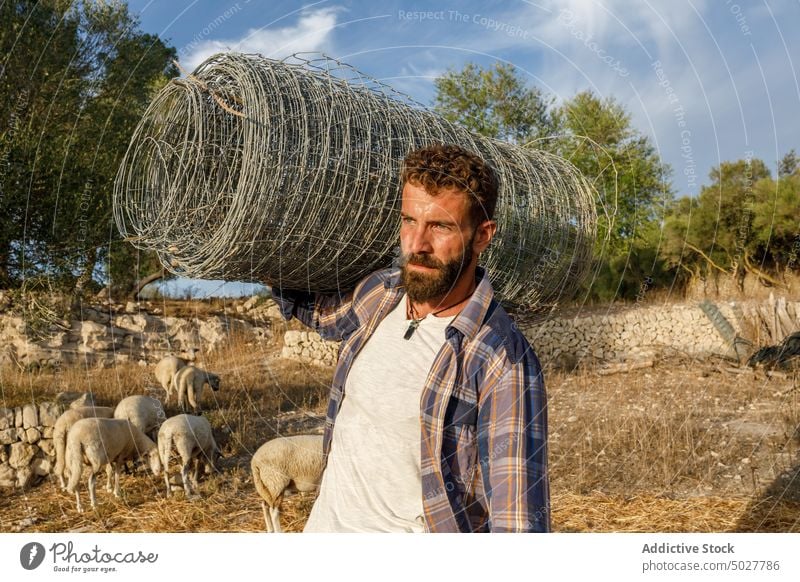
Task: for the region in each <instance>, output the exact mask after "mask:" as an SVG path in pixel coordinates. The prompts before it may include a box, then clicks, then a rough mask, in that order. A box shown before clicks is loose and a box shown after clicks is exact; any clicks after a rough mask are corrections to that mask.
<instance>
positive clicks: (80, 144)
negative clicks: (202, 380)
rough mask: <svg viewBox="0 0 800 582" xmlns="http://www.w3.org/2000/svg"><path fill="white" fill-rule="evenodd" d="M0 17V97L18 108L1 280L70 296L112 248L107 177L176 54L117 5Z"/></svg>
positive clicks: (39, 7)
mask: <svg viewBox="0 0 800 582" xmlns="http://www.w3.org/2000/svg"><path fill="white" fill-rule="evenodd" d="M0 14H1V15H2V21H3V31H2V33H0V46H2V47H3V49H4V50H3V54H4V55H6V56H5V61H4V62H3V68H2V70H0V96H2V97H3V101H2V102H3V103H4V104H6V105H5V106H6V108H9V107H12V108H13V107H15V105H14V104H15V103H16V104H18V103H22V104H23V106H19V107H17V109H18V111H17V112H15V113H16V117H15V118H14V119H16V120H17V121H18V123H17V124H16V125H15V128H19V129H18V130H15V131H14V132H6V133H5V135H4V136H3V141H2V142H0V143H2V145H3V148H4V149H3V150H2V151H6V152H8V155H7V159H8V160H9V163H8V168H9V171H8V172H5V173H4V175H3V176H0V178H2V184H3V191H2V192H3V194H4V196H3V197H2V198H1V199H0V211H2V212H3V213H4V215H5V216H10V217H13V220H12V221H10V224H7V225H5V226H4V228H3V230H2V232H0V278H3V279H4V281H3V282H4V283H5V284H12V285H13V284H14V283H15V281H16V282H19V280H20V279H21V278H23V277H26V276H31V275H35V274H37V273H41V274H44V275H47V276H48V277H49V278H50V279H51V280H52V281H54V282H56V283H57V284H58V286H60V287H62V288H64V289H67V290H77V291H81V290H82V289H84V288H85V287H86V286H87V285H88V284H89V283H90V282H91V281H92V278H93V277H94V276H95V275H96V272H97V267H98V265H100V264H103V262H104V261H105V260H107V259H108V253H109V252H111V249H112V248H113V247H114V245H112V244H109V243H110V239H111V241H114V240H116V239H118V238H119V237H118V236H117V235H116V229H115V228H113V227H112V223H111V194H112V187H113V181H114V177H115V174H116V170H117V167H118V166H119V162H120V160H121V157H122V155H123V154H124V152H125V150H126V148H127V146H128V142H129V139H130V135H131V133H132V131H133V128H134V127H135V125H136V123H137V122H138V120H139V118H140V117H141V114H142V112H143V111H144V108H145V106H146V105H147V103H148V102H149V101H150V99H151V97H152V95H153V92H154V91H155V90H157V89H158V88H159V87H160V86H162V85H163V84H164V83H165V82H166V80H167V79H168V78H169V77H171V76H174V75H175V74H177V70H176V69H175V67H174V65H173V64H172V59H173V58H174V57H175V50H174V49H173V48H170V47H168V46H166V45H165V44H164V43H163V42H162V41H161V40H160V39H159V38H158V37H156V36H153V35H149V34H145V33H142V32H141V31H139V29H138V23H137V22H136V19H135V18H134V17H132V16H131V15H130V14H129V12H128V9H127V6H126V5H125V4H124V3H121V2H100V3H96V2H90V1H88V0H87V1H84V2H76V3H70V2H64V1H57V0H43V1H40V2H32V1H25V0H15V1H13V2H4V3H3V4H2V5H1V6H0ZM9 104H10V105H9ZM134 278H135V277H134Z"/></svg>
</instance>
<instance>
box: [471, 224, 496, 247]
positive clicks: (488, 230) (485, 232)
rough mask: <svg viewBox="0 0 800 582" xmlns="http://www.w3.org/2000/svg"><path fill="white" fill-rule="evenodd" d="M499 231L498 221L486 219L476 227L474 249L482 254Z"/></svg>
mask: <svg viewBox="0 0 800 582" xmlns="http://www.w3.org/2000/svg"><path fill="white" fill-rule="evenodd" d="M496 232H497V223H496V222H495V221H494V220H484V221H483V222H481V223H480V224H479V225H478V227H477V228H476V229H475V241H474V242H473V243H472V250H474V251H475V252H476V253H478V254H480V253H482V252H483V251H485V250H486V247H488V246H489V243H490V242H492V238H493V237H494V234H495V233H496Z"/></svg>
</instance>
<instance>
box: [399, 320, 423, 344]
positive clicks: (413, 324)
mask: <svg viewBox="0 0 800 582" xmlns="http://www.w3.org/2000/svg"><path fill="white" fill-rule="evenodd" d="M418 327H419V321H417V320H416V319H412V320H411V323H409V324H408V329H407V330H406V334H405V335H404V336H403V339H405V340H408V339H411V336H412V335H414V332H415V331H417V328H418Z"/></svg>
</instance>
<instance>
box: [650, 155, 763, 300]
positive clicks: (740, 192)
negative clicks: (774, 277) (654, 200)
mask: <svg viewBox="0 0 800 582" xmlns="http://www.w3.org/2000/svg"><path fill="white" fill-rule="evenodd" d="M709 177H710V179H711V184H710V185H708V186H703V187H702V188H701V190H700V194H699V195H698V196H697V198H690V197H683V198H681V199H680V200H678V201H677V202H676V203H675V204H674V205H673V207H672V209H671V211H670V213H669V215H668V217H667V219H666V225H665V240H666V244H665V245H664V247H663V248H662V256H663V257H664V258H665V259H666V260H667V261H668V262H669V264H670V265H672V266H675V267H678V266H680V267H682V268H683V269H684V270H686V271H688V272H690V273H691V275H692V276H693V277H698V276H705V275H708V274H709V273H710V272H712V271H716V272H719V273H723V274H730V275H732V276H734V277H735V278H736V280H737V282H738V284H739V287H740V288H743V283H744V277H745V274H746V273H748V272H750V273H753V274H756V275H758V276H759V277H760V278H761V279H762V280H769V279H770V276H769V275H768V274H766V273H764V272H763V271H762V270H761V269H760V268H759V267H758V266H757V263H760V262H761V261H760V260H756V256H757V252H758V247H759V244H763V243H764V235H765V231H764V223H763V216H764V214H765V209H764V205H763V199H764V192H766V191H768V190H769V189H770V188H771V186H770V183H772V184H774V182H772V180H771V179H770V172H769V169H768V168H767V166H766V164H764V162H763V161H761V160H758V159H755V160H750V159H747V160H739V161H736V162H723V163H722V164H720V165H719V167H717V168H714V169H713V170H711V173H710V175H709ZM759 240H761V241H762V242H761V243H759Z"/></svg>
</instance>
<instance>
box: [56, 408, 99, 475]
mask: <svg viewBox="0 0 800 582" xmlns="http://www.w3.org/2000/svg"><path fill="white" fill-rule="evenodd" d="M93 416H96V417H98V418H111V417H112V416H114V409H113V408H108V407H106V406H82V407H79V408H70V409H69V410H67V411H65V412H64V413H63V414H62V415H61V416H59V417H58V420H56V424H55V426H54V427H53V444H54V445H55V449H56V466H55V469H54V470H53V473H54V474H55V475H56V476H57V477H58V481H59V484H60V485H61V489H62V490H63V489H66V488H67V484H66V483H65V481H64V449H65V448H66V445H67V433H68V432H69V429H70V428H72V425H73V424H75V423H76V422H78V421H79V420H81V419H82V418H90V417H93Z"/></svg>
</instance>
